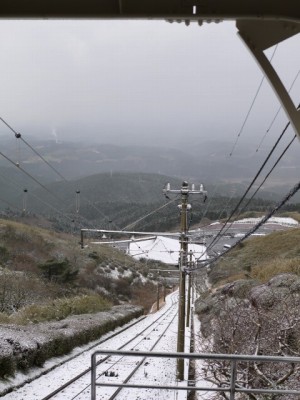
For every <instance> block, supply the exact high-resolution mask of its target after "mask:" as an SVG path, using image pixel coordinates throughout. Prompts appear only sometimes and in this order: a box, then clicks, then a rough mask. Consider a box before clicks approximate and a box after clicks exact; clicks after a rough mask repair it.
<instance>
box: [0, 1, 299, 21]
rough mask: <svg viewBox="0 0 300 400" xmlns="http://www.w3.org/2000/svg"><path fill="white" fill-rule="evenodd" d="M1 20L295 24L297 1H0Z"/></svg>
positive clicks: (297, 8)
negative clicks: (276, 21)
mask: <svg viewBox="0 0 300 400" xmlns="http://www.w3.org/2000/svg"><path fill="white" fill-rule="evenodd" d="M0 15H1V16H2V17H4V18H6V17H11V18H17V17H21V18H22V17H24V18H27V17H28V18H32V17H33V18H34V17H35V18H43V17H44V18H56V17H57V18H142V19H145V18H146V19H148V18H150V19H151V18H157V19H169V18H176V19H178V18H179V19H180V18H182V19H186V18H203V19H213V20H214V19H240V18H246V19H253V18H254V19H257V18H264V19H281V20H292V21H297V20H298V21H299V19H300V7H299V0H284V1H282V0H77V1H74V0H42V1H41V0H26V1H24V0H14V1H11V0H2V1H1V9H0Z"/></svg>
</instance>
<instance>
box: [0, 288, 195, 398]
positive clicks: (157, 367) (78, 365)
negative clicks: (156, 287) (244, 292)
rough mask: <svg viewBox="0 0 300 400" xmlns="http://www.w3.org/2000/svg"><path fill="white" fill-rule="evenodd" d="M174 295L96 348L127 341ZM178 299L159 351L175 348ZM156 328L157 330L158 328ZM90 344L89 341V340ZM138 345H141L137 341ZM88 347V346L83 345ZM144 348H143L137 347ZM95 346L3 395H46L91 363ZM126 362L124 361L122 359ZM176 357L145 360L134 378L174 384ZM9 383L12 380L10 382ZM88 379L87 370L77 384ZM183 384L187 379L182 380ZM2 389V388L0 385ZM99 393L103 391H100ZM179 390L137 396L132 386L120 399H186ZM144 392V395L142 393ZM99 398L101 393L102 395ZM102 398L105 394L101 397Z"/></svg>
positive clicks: (20, 377)
mask: <svg viewBox="0 0 300 400" xmlns="http://www.w3.org/2000/svg"><path fill="white" fill-rule="evenodd" d="M174 296H176V298H177V296H178V294H177V292H174V293H172V294H171V295H169V296H167V298H166V304H165V306H164V307H162V308H161V309H160V310H159V311H158V312H157V313H154V314H151V315H148V316H147V318H145V319H144V320H142V321H140V322H139V323H138V324H136V325H135V326H133V327H131V328H129V330H127V331H126V332H124V333H120V335H118V336H116V337H114V338H111V339H110V340H109V341H108V342H105V343H103V344H101V345H99V349H106V350H114V349H117V348H118V347H119V346H120V344H121V343H122V342H126V341H127V340H128V338H129V337H130V336H134V335H135V334H136V333H137V332H140V331H141V330H142V329H144V327H145V326H148V325H149V322H151V321H155V320H156V319H157V317H158V316H159V315H160V314H163V313H164V312H165V311H166V309H167V308H168V307H172V306H171V304H172V297H173V300H174ZM177 307H178V305H177V303H176V302H175V305H173V311H172V312H173V316H172V318H173V317H175V318H174V320H173V322H172V325H171V328H170V329H169V330H168V333H166V334H165V336H164V337H163V339H162V340H161V342H160V344H159V347H157V348H155V350H153V351H162V352H176V344H177V339H176V338H177V324H178V319H177ZM167 323H168V320H167V319H166V320H165V322H161V324H160V325H161V326H160V325H159V329H161V328H164V326H166V324H167ZM159 329H158V328H157V330H159ZM152 331H155V330H154V329H153V326H152V327H151V328H150V332H152ZM155 333H156V332H152V333H150V338H151V336H152V335H154V336H155ZM187 334H189V330H187ZM140 342H141V343H142V342H144V343H146V342H147V340H140ZM89 346H91V343H90V344H89ZM140 346H141V345H140ZM186 346H187V348H186V351H187V352H188V346H189V340H188V338H187V339H186ZM132 347H133V345H132V344H130V348H128V350H130V349H131V348H132ZM86 348H88V346H86ZM83 349H84V348H83V347H82V348H77V349H74V351H73V352H72V354H71V355H74V354H76V353H79V352H80V351H82V350H83ZM140 350H143V349H140ZM94 351H95V348H93V349H92V350H86V351H84V352H83V353H82V354H81V355H80V356H78V357H76V358H74V359H73V360H71V361H70V362H68V363H65V364H63V365H60V366H58V367H57V368H55V369H54V370H52V371H50V372H49V373H47V374H45V375H43V376H41V377H40V378H38V379H37V380H35V381H33V382H31V383H28V384H26V385H25V386H23V387H21V388H20V389H18V390H16V391H14V392H12V393H9V394H7V395H5V396H3V399H4V400H25V399H26V400H41V399H42V398H44V397H45V396H46V395H48V394H49V393H50V392H51V391H53V390H55V389H56V388H57V387H58V386H60V385H61V384H62V383H64V382H66V381H67V380H69V379H71V378H72V377H74V376H76V375H78V374H79V373H80V372H82V370H83V369H86V368H88V367H90V365H91V354H92V353H94ZM68 357H70V355H68V356H66V357H64V358H56V359H52V360H49V361H47V362H46V363H45V366H44V367H43V368H39V369H34V370H31V371H29V372H28V373H27V374H26V375H25V374H20V373H19V374H18V375H17V377H16V378H15V380H14V382H13V383H20V382H22V381H24V380H25V379H28V378H30V377H33V376H35V375H37V374H41V372H42V371H46V370H47V369H49V368H51V367H53V365H55V364H58V363H61V361H63V359H65V358H68ZM125 364H126V363H125ZM175 376H176V360H175V359H157V358H153V359H150V360H149V361H148V364H145V365H144V367H143V368H142V370H141V371H140V372H139V373H138V375H137V377H136V378H135V379H137V380H138V381H139V382H143V383H145V382H146V383H147V384H149V383H151V382H152V383H153V384H166V385H176V379H175ZM11 383H12V382H11ZM89 383H90V374H89V375H88V376H87V378H86V381H82V382H81V383H80V385H81V386H80V387H83V388H84V387H86V386H88V385H89ZM184 384H185V385H186V384H187V382H184ZM2 389H3V388H2ZM72 390H73V392H72V393H73V394H71V393H70V392H69V391H67V390H65V391H64V392H63V393H60V394H59V395H58V396H57V397H56V399H60V400H70V399H71V398H73V396H74V393H77V392H78V387H77V388H74V389H72ZM101 393H102V392H101ZM178 393H179V394H176V392H175V391H166V390H159V391H158V390H155V391H153V392H152V391H151V395H150V394H149V392H147V391H146V392H144V394H143V393H142V391H141V390H139V393H138V396H137V397H134V396H133V395H132V391H131V390H128V389H127V390H126V392H124V393H123V391H122V396H121V397H122V400H132V399H139V400H149V399H151V400H152V399H161V400H174V399H177V400H185V399H186V392H183V391H179V392H178ZM142 394H143V395H142ZM88 398H90V392H89V389H88V393H87V392H85V393H84V394H82V395H79V397H76V399H78V400H79V399H88ZM101 398H102V397H101ZM104 398H105V397H104Z"/></svg>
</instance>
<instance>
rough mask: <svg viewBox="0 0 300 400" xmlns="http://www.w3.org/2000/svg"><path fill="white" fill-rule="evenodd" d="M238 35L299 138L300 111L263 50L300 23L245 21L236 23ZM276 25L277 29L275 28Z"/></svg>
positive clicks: (296, 28) (291, 34)
mask: <svg viewBox="0 0 300 400" xmlns="http://www.w3.org/2000/svg"><path fill="white" fill-rule="evenodd" d="M237 27H238V29H239V32H238V34H239V36H240V37H241V39H242V40H243V42H244V43H245V45H246V46H247V48H248V49H249V51H250V52H251V54H252V55H253V57H254V58H255V60H256V62H257V63H258V65H259V66H260V67H261V69H262V71H263V73H264V74H265V76H266V77H267V78H268V80H269V82H270V84H271V86H272V88H273V90H274V92H275V93H276V95H277V97H278V99H279V101H280V103H281V105H282V107H283V109H284V110H285V112H286V114H287V116H288V119H289V121H290V122H291V124H292V126H293V128H294V130H295V133H296V134H297V136H298V138H299V139H300V111H299V110H297V107H296V106H295V105H294V103H293V101H292V99H291V97H290V95H289V93H288V91H287V90H286V88H285V86H284V85H283V83H282V81H281V79H280V78H279V76H278V74H277V72H276V71H275V69H274V68H273V66H272V65H271V63H270V61H269V60H268V58H267V57H266V56H265V54H264V50H265V49H266V48H268V47H270V46H273V45H274V44H277V43H279V42H280V41H282V40H285V39H287V38H288V37H291V36H293V35H295V34H297V33H299V31H300V25H299V24H295V23H290V24H288V23H285V24H284V25H283V24H282V22H278V24H276V23H274V21H272V22H269V23H266V22H265V24H262V23H261V22H256V23H253V22H252V23H251V24H250V23H248V22H246V21H244V22H239V23H237ZM276 27H277V29H275V28H276Z"/></svg>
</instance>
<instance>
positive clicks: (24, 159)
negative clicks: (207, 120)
mask: <svg viewBox="0 0 300 400" xmlns="http://www.w3.org/2000/svg"><path fill="white" fill-rule="evenodd" d="M27 142H29V143H30V145H31V146H32V147H33V148H34V149H35V150H36V151H37V152H38V153H40V154H41V155H42V156H43V157H44V158H45V159H46V160H47V161H48V162H49V163H50V164H51V165H52V166H53V167H54V168H55V169H56V170H57V171H59V173H60V174H61V175H62V176H63V177H65V179H67V180H72V181H74V180H77V179H80V178H84V177H88V176H91V175H96V174H102V173H109V174H115V173H116V172H120V171H122V172H129V173H131V172H133V173H137V172H138V173H150V174H158V175H165V176H170V177H176V178H179V179H184V180H189V181H191V182H195V183H204V184H205V185H206V186H207V185H209V186H210V185H216V184H218V185H219V186H220V188H221V191H222V192H223V194H224V190H225V194H226V193H227V194H230V193H232V191H234V192H235V193H237V194H238V193H239V192H242V190H243V188H244V187H246V186H247V184H248V183H249V182H250V181H251V180H252V178H253V176H254V175H255V174H256V172H257V170H258V169H259V167H260V165H261V163H262V161H263V160H264V158H265V153H266V150H262V151H260V153H259V154H255V152H253V151H249V146H246V145H243V146H242V145H239V148H238V151H236V153H235V154H234V156H233V157H229V151H230V146H231V145H232V144H231V143H230V142H228V141H225V140H224V141H218V140H210V141H203V142H201V141H199V143H198V144H197V143H196V141H195V142H194V143H193V145H192V146H190V145H187V146H186V147H185V148H184V149H174V148H166V147H158V146H157V147H156V146H153V147H149V146H118V145H113V144H97V143H90V142H59V141H55V140H48V141H45V140H39V139H35V138H30V140H29V139H28V140H27ZM18 145H19V149H17V147H16V143H15V139H14V138H12V139H11V140H10V139H6V140H3V153H4V154H5V155H7V156H8V157H9V158H11V159H12V160H13V161H14V162H16V163H17V162H19V163H20V166H21V167H22V168H24V169H25V170H26V171H27V172H28V173H29V174H32V175H33V176H34V177H35V178H36V179H38V180H39V181H41V182H42V183H46V184H48V183H51V182H55V181H56V182H57V181H61V177H60V176H59V175H57V174H55V172H54V171H52V170H51V169H50V168H49V166H47V165H46V163H44V162H43V161H42V160H41V159H40V158H39V157H38V156H37V155H36V154H34V152H32V150H31V149H29V148H28V147H27V146H26V145H25V144H24V143H23V142H21V143H18ZM297 145H298V143H297ZM291 150H292V151H290V152H289V155H288V157H284V159H283V160H282V161H281V162H280V164H279V165H278V166H277V168H276V170H275V171H274V173H273V174H272V175H271V176H270V178H269V179H268V181H267V183H266V184H265V185H264V190H265V192H269V193H265V195H264V194H263V192H264V191H262V192H261V194H260V196H261V197H265V196H266V197H267V198H270V197H271V198H272V197H273V195H272V192H274V193H284V192H285V191H286V189H287V188H289V187H290V186H292V185H293V184H294V183H295V182H296V181H297V179H298V168H299V167H300V157H299V154H298V153H299V152H298V147H297V146H295V147H294V148H293V149H291ZM273 162H274V161H270V163H269V164H270V166H269V164H268V165H267V167H266V172H264V171H263V173H262V178H263V177H264V176H265V174H266V173H267V171H268V170H269V169H270V168H271V166H272V164H273ZM0 173H1V174H2V179H3V175H4V176H5V177H8V178H9V177H12V179H13V180H14V181H17V182H18V183H19V184H21V185H22V184H23V185H26V186H28V187H35V186H36V183H34V182H32V181H31V180H30V179H29V178H28V177H26V176H24V174H22V173H21V171H19V170H18V168H14V167H13V166H12V164H11V163H8V162H7V161H6V160H5V159H4V158H2V159H0ZM0 177H1V175H0ZM262 178H261V179H262ZM8 180H9V179H8ZM260 181H261V180H260ZM260 181H258V184H259V183H260ZM78 186H79V183H78ZM239 186H241V188H240V189H239ZM270 193H271V194H270Z"/></svg>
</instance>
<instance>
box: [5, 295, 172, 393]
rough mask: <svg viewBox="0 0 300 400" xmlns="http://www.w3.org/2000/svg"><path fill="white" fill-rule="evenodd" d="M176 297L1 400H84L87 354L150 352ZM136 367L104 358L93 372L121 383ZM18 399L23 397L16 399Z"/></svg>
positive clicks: (87, 381) (169, 318) (162, 332)
mask: <svg viewBox="0 0 300 400" xmlns="http://www.w3.org/2000/svg"><path fill="white" fill-rule="evenodd" d="M177 297H178V294H177V293H176V292H175V293H172V294H171V295H169V296H168V297H167V303H166V305H165V306H164V307H163V308H162V309H161V310H160V311H159V312H158V313H155V314H152V315H150V316H148V317H146V318H144V319H139V320H138V321H136V322H135V323H132V324H129V325H128V326H127V327H125V328H123V329H122V330H121V331H119V332H117V333H116V334H113V335H111V336H110V337H108V338H106V339H103V340H100V341H98V342H97V343H95V344H93V346H90V347H89V348H88V350H86V351H83V352H80V353H79V354H78V355H76V356H73V357H71V358H69V359H68V360H66V362H64V363H60V364H59V366H57V368H54V369H52V370H51V371H49V372H48V373H45V374H44V375H42V376H40V377H39V378H38V379H35V380H33V381H32V382H30V383H28V384H26V385H24V386H23V387H21V388H19V389H18V390H15V391H13V392H11V393H9V394H7V395H6V396H4V397H3V398H4V399H5V400H12V399H14V400H15V399H16V398H29V397H30V399H31V400H50V399H51V400H52V399H60V400H61V399H68V400H72V399H77V400H80V399H85V400H86V399H87V398H89V396H90V386H91V368H90V367H88V368H87V367H86V366H87V365H90V360H91V353H92V352H93V351H96V350H97V349H103V348H114V349H116V350H136V351H137V350H143V351H152V350H153V349H154V348H156V346H157V344H158V343H159V342H160V340H161V339H162V338H163V337H164V335H165V332H166V331H167V330H168V329H169V327H170V326H171V324H172V322H174V320H175V318H176V315H177ZM174 330H175V329H174ZM141 365H142V363H141ZM137 366H138V365H137V364H136V362H135V363H134V365H132V361H131V362H130V361H128V360H126V359H124V357H113V358H112V357H110V356H105V357H103V358H101V359H100V360H99V361H98V362H97V372H98V375H99V376H105V377H107V376H109V377H117V376H118V377H123V378H124V380H125V379H126V378H128V375H130V374H131V373H132V371H133V370H137V369H138V368H137ZM134 373H135V372H134ZM128 379H129V378H128ZM115 392H116V389H114V390H113V391H112V390H110V391H108V390H107V389H105V393H106V394H104V395H103V396H105V397H101V399H102V398H103V399H110V398H111V399H113V398H115V397H116V396H117V394H115ZM21 395H22V396H23V397H20V396H21ZM28 396H29V397H28ZM112 396H115V397H112Z"/></svg>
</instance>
